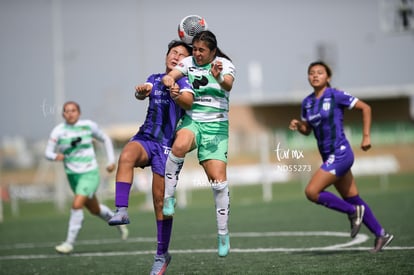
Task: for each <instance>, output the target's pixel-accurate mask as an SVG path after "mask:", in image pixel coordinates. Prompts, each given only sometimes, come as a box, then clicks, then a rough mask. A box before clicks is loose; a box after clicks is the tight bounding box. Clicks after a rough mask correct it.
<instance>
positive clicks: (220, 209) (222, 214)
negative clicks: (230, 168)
mask: <svg viewBox="0 0 414 275" xmlns="http://www.w3.org/2000/svg"><path fill="white" fill-rule="evenodd" d="M211 187H212V189H213V194H214V202H215V204H216V217H217V230H218V234H220V235H224V234H228V233H229V229H228V221H229V212H230V192H229V187H228V182H227V181H223V182H220V183H213V184H212V185H211Z"/></svg>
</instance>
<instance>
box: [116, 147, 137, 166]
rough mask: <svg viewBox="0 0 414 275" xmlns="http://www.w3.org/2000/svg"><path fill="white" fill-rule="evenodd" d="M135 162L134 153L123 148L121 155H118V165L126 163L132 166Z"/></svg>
mask: <svg viewBox="0 0 414 275" xmlns="http://www.w3.org/2000/svg"><path fill="white" fill-rule="evenodd" d="M134 163H135V154H134V153H132V152H130V151H128V150H124V151H122V152H121V155H120V156H119V160H118V166H124V165H128V166H132V167H133V166H134Z"/></svg>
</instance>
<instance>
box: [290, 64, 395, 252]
mask: <svg viewBox="0 0 414 275" xmlns="http://www.w3.org/2000/svg"><path fill="white" fill-rule="evenodd" d="M331 76H332V71H331V69H330V68H329V66H328V65H326V64H325V63H324V62H321V61H317V62H314V63H311V64H310V65H309V67H308V81H309V83H310V85H311V86H312V88H313V89H314V91H313V93H312V94H310V95H308V96H307V97H306V98H305V99H304V100H303V101H302V118H301V120H297V119H293V120H292V121H291V122H290V125H289V128H290V129H291V130H297V131H299V132H300V133H302V134H304V135H309V134H310V133H311V132H312V130H313V133H314V135H315V138H316V140H317V144H318V149H319V152H320V154H321V157H322V161H323V164H322V165H321V167H320V169H318V170H317V171H316V173H315V174H314V175H313V177H312V178H311V180H310V181H309V183H308V185H307V186H306V189H305V194H306V197H307V198H308V199H309V200H310V201H312V202H315V203H317V204H321V205H324V206H326V207H328V208H330V209H333V210H336V211H339V212H342V213H346V214H348V217H349V220H350V222H351V237H352V238H353V237H355V236H356V235H357V234H358V232H359V229H360V228H361V225H362V222H363V223H364V224H365V225H366V226H367V228H368V229H369V230H370V231H371V232H372V233H373V234H374V235H375V244H374V248H373V249H372V250H371V252H373V253H375V252H379V251H381V250H382V249H383V248H384V247H385V246H386V245H388V244H389V243H390V242H391V241H392V239H393V238H394V236H393V235H391V234H389V233H387V232H386V231H385V230H384V228H383V227H382V226H381V225H380V223H379V222H378V221H377V219H376V218H375V216H374V214H373V212H372V211H371V209H370V207H369V206H368V204H367V203H366V202H364V201H363V200H362V199H361V197H360V196H359V194H358V189H357V186H356V183H355V179H354V176H353V175H352V172H351V167H352V164H353V162H354V154H353V151H352V148H351V146H350V144H349V142H348V140H347V139H346V137H345V134H344V129H343V128H344V127H343V117H344V109H345V108H347V109H357V110H361V111H362V122H363V136H362V142H361V149H362V150H363V151H367V150H369V149H370V148H371V139H370V128H371V107H370V106H369V105H368V104H366V103H365V102H363V101H362V100H359V99H358V98H355V97H353V96H351V95H349V94H347V93H345V92H342V91H339V90H336V89H334V88H331V87H330V80H331ZM332 184H333V185H334V186H335V188H336V190H337V191H338V192H339V194H340V195H341V197H342V199H341V198H339V197H337V196H336V195H334V194H333V193H331V192H328V191H325V189H326V188H327V187H329V186H330V185H332Z"/></svg>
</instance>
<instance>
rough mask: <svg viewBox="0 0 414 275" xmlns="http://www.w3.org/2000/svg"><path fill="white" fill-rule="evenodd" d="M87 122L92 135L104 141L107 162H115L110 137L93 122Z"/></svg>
mask: <svg viewBox="0 0 414 275" xmlns="http://www.w3.org/2000/svg"><path fill="white" fill-rule="evenodd" d="M89 124H90V127H91V130H92V136H93V137H94V138H96V139H97V140H99V141H100V142H103V143H104V146H105V151H106V157H107V159H108V164H113V163H115V153H114V146H113V144H112V140H111V138H110V137H109V136H108V135H107V134H106V133H104V132H103V131H102V130H101V129H100V128H99V126H98V124H96V123H95V122H93V121H89Z"/></svg>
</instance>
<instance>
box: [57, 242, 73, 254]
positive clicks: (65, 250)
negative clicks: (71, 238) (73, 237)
mask: <svg viewBox="0 0 414 275" xmlns="http://www.w3.org/2000/svg"><path fill="white" fill-rule="evenodd" d="M55 250H56V252H57V253H60V254H69V253H71V252H72V251H73V245H71V244H70V243H67V242H64V243H62V244H60V245H57V246H55Z"/></svg>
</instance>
